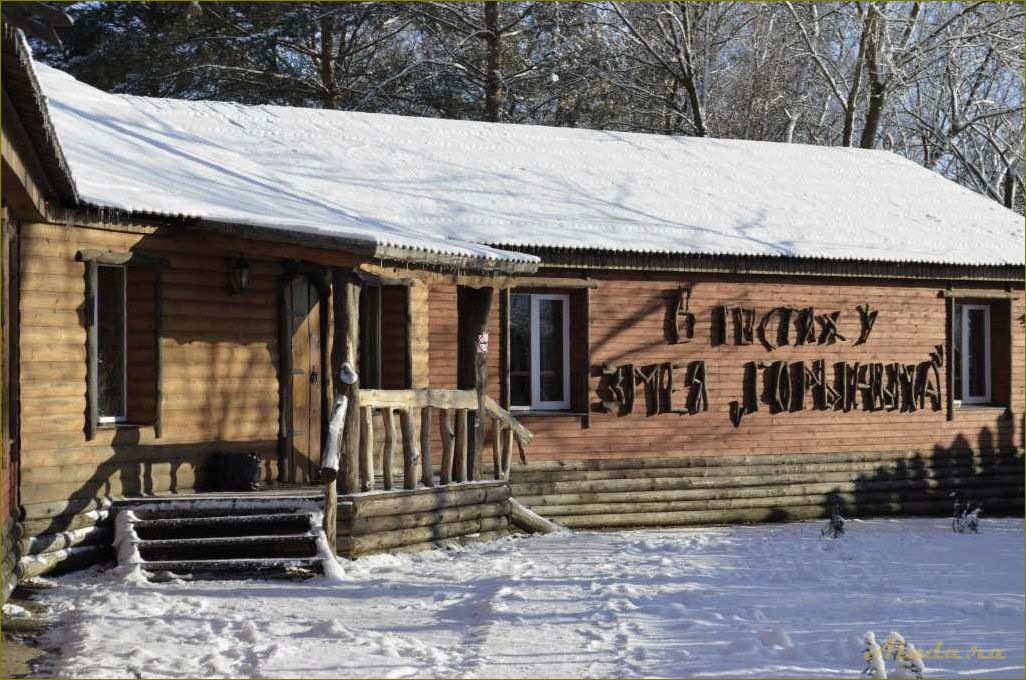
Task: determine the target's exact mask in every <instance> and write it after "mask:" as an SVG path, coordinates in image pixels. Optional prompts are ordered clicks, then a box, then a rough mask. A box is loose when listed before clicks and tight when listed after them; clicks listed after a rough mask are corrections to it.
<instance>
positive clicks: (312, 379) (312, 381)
mask: <svg viewBox="0 0 1026 680" xmlns="http://www.w3.org/2000/svg"><path fill="white" fill-rule="evenodd" d="M320 377H321V374H320V373H318V372H317V371H310V384H311V385H316V384H317V379H318V378H320Z"/></svg>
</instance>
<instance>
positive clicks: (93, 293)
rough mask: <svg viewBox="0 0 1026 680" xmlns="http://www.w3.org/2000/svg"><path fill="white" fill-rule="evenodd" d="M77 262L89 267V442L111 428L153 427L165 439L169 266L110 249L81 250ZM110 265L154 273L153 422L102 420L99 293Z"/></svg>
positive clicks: (152, 258)
mask: <svg viewBox="0 0 1026 680" xmlns="http://www.w3.org/2000/svg"><path fill="white" fill-rule="evenodd" d="M75 261H76V262H81V263H83V264H84V265H85V272H84V273H85V301H84V303H85V304H84V307H83V309H85V310H87V311H88V313H87V314H86V317H87V318H86V320H85V321H86V413H85V438H86V441H93V440H94V439H95V438H96V434H97V431H98V430H99V429H111V428H139V427H143V426H146V427H152V428H153V437H154V438H155V439H161V438H162V437H163V436H164V424H163V411H164V369H163V366H164V358H163V357H164V352H163V344H164V343H163V339H164V270H165V269H167V267H168V261H167V258H165V257H160V256H156V255H150V254H148V253H145V252H140V251H132V252H127V253H124V252H122V253H118V252H113V251H109V250H92V249H88V250H80V251H78V252H77V253H76V254H75ZM106 265H119V266H123V267H125V268H126V269H127V268H128V267H148V268H151V269H152V270H153V305H154V307H153V325H154V329H153V330H154V332H153V343H154V347H153V359H154V369H155V370H154V376H153V393H154V397H155V399H156V404H155V408H154V412H153V419H152V422H148V423H131V422H129V421H128V420H122V421H121V422H115V421H110V422H103V423H101V422H100V418H99V389H98V387H99V376H98V375H97V373H98V365H97V354H98V351H99V347H98V342H97V340H98V338H97V336H98V330H99V329H98V326H99V324H98V314H97V301H96V298H97V292H98V289H99V268H100V267H101V266H106ZM125 295H126V300H125V305H124V307H125V313H126V315H127V313H128V302H127V295H128V272H127V271H126V272H125ZM127 338H128V323H127V316H126V322H125V351H127V349H128V343H127ZM125 377H126V380H127V378H128V365H127V361H126V362H125ZM128 408H129V407H128V390H127V387H126V388H125V411H126V416H127V411H128Z"/></svg>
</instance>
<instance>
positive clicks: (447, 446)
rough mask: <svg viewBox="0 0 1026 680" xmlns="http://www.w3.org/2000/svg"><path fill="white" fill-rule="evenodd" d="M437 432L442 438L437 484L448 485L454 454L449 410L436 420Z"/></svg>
mask: <svg viewBox="0 0 1026 680" xmlns="http://www.w3.org/2000/svg"><path fill="white" fill-rule="evenodd" d="M438 432H439V434H440V435H441V437H442V463H441V466H440V468H439V470H438V483H439V484H450V483H451V482H452V462H453V458H454V456H455V453H456V442H455V432H454V431H453V427H452V409H451V408H447V409H445V410H444V411H442V417H441V418H440V419H439V420H438Z"/></svg>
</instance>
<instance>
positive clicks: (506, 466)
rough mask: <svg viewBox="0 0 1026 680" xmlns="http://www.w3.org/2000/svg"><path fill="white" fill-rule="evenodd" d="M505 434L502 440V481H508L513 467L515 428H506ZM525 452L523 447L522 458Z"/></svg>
mask: <svg viewBox="0 0 1026 680" xmlns="http://www.w3.org/2000/svg"><path fill="white" fill-rule="evenodd" d="M504 434H505V436H504V437H503V438H502V479H506V480H508V479H509V471H510V468H512V467H513V428H506V431H505V433H504ZM523 452H524V449H523V447H521V448H520V453H521V457H523ZM523 462H524V463H526V462H527V461H526V460H525V461H523Z"/></svg>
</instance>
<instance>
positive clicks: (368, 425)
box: [360, 406, 374, 491]
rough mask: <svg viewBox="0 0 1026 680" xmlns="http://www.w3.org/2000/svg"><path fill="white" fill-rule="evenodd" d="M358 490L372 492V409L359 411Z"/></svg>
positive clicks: (364, 408) (365, 407)
mask: <svg viewBox="0 0 1026 680" xmlns="http://www.w3.org/2000/svg"><path fill="white" fill-rule="evenodd" d="M360 489H361V490H363V491H373V490H374V409H373V408H371V407H370V406H364V407H363V408H361V409H360Z"/></svg>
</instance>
